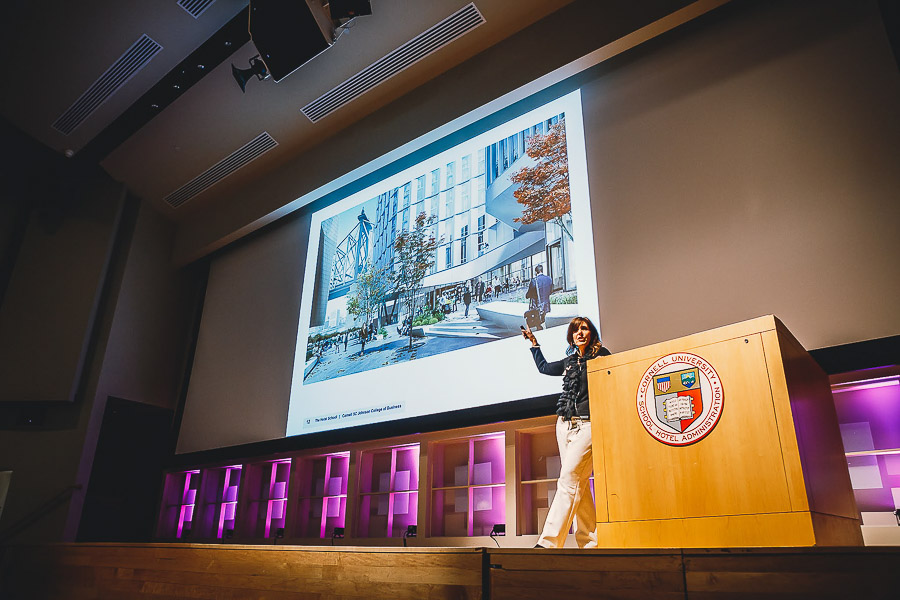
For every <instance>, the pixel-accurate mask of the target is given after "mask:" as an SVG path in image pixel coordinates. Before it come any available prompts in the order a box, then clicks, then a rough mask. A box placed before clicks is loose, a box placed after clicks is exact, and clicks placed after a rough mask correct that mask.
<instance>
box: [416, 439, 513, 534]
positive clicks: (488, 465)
mask: <svg viewBox="0 0 900 600" xmlns="http://www.w3.org/2000/svg"><path fill="white" fill-rule="evenodd" d="M431 452H432V453H433V457H434V458H433V460H432V462H431V464H432V484H433V485H432V513H431V515H432V516H431V532H430V534H431V535H432V536H447V537H470V536H481V535H485V536H486V535H490V533H491V530H492V529H493V527H494V525H500V524H502V525H505V524H506V481H505V477H506V461H505V450H504V435H503V434H502V433H495V434H487V435H479V436H473V437H470V438H465V439H461V440H451V441H447V442H435V443H434V445H433V446H432V448H431Z"/></svg>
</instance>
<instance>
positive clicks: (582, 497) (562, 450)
mask: <svg viewBox="0 0 900 600" xmlns="http://www.w3.org/2000/svg"><path fill="white" fill-rule="evenodd" d="M556 442H557V444H559V460H560V471H559V481H557V483H556V495H555V496H553V502H551V503H550V510H549V512H548V513H547V520H546V521H545V522H544V530H543V531H542V532H541V537H540V538H538V545H540V546H543V547H544V548H561V547H562V546H563V544H565V542H566V535H568V533H569V528H570V527H571V526H572V522H573V521H574V522H575V541H576V542H577V543H578V547H579V548H596V547H597V511H596V509H595V508H594V499H593V498H592V497H591V488H590V477H591V470H592V469H593V466H594V465H593V460H592V455H591V423H590V421H577V420H576V421H575V422H574V423H571V424H570V423H569V422H568V421H565V420H563V418H562V417H559V418H558V419H557V420H556Z"/></svg>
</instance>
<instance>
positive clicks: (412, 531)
mask: <svg viewBox="0 0 900 600" xmlns="http://www.w3.org/2000/svg"><path fill="white" fill-rule="evenodd" d="M418 532H419V527H418V525H407V526H406V532H405V533H404V534H403V547H404V548H406V538H411V537H416V534H418Z"/></svg>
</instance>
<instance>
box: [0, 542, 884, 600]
mask: <svg viewBox="0 0 900 600" xmlns="http://www.w3.org/2000/svg"><path fill="white" fill-rule="evenodd" d="M898 565H900V548H839V549H825V548H803V549H798V548H794V549H783V548H778V549H773V548H766V549H746V548H735V549H730V550H719V549H715V550H713V549H700V550H682V549H680V548H667V549H647V550H599V549H596V550H572V549H561V548H559V549H543V548H542V549H530V548H529V549H521V548H516V549H507V548H408V549H403V548H349V547H345V548H310V547H305V546H286V547H266V546H212V545H202V544H177V545H175V544H47V545H35V546H14V547H10V548H8V549H7V553H6V556H5V558H4V560H3V563H2V568H0V598H3V599H4V600H30V599H40V600H48V599H49V600H53V599H56V598H60V599H66V600H82V599H88V598H90V599H95V598H103V599H107V598H109V599H118V598H122V599H129V600H131V599H141V598H148V599H150V598H152V599H153V600H162V599H168V598H204V599H227V600H243V599H250V598H254V599H256V598H266V599H272V600H287V599H290V600H295V599H315V600H319V599H321V600H326V599H338V600H340V599H345V600H350V599H355V598H367V599H368V598H373V599H378V598H385V599H387V598H391V599H399V600H404V599H410V600H412V599H416V600H418V599H423V598H428V599H445V598H446V599H460V600H462V599H469V598H473V599H478V598H488V597H489V598H492V599H493V600H505V599H514V600H529V599H534V600H550V599H554V598H566V600H578V599H580V598H617V599H638V598H654V599H656V598H662V599H667V598H668V599H672V600H675V599H678V600H683V599H686V600H692V599H695V598H696V599H709V598H723V599H735V600H740V599H743V598H748V599H749V598H766V599H773V600H774V599H776V598H777V599H788V598H790V599H801V598H866V599H867V600H881V599H888V598H889V599H891V600H893V599H894V598H896V596H897V593H896V591H897V590H898V589H900V569H898V568H897V567H898Z"/></svg>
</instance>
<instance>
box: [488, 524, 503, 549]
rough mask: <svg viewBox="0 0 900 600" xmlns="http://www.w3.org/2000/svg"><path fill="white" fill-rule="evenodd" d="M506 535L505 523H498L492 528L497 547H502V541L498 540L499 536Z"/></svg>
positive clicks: (492, 535) (492, 537)
mask: <svg viewBox="0 0 900 600" xmlns="http://www.w3.org/2000/svg"><path fill="white" fill-rule="evenodd" d="M505 535H506V524H505V523H497V524H496V525H494V526H493V527H492V528H491V539H492V540H494V543H495V544H497V547H498V548H499V547H500V542H498V541H497V536H505Z"/></svg>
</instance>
